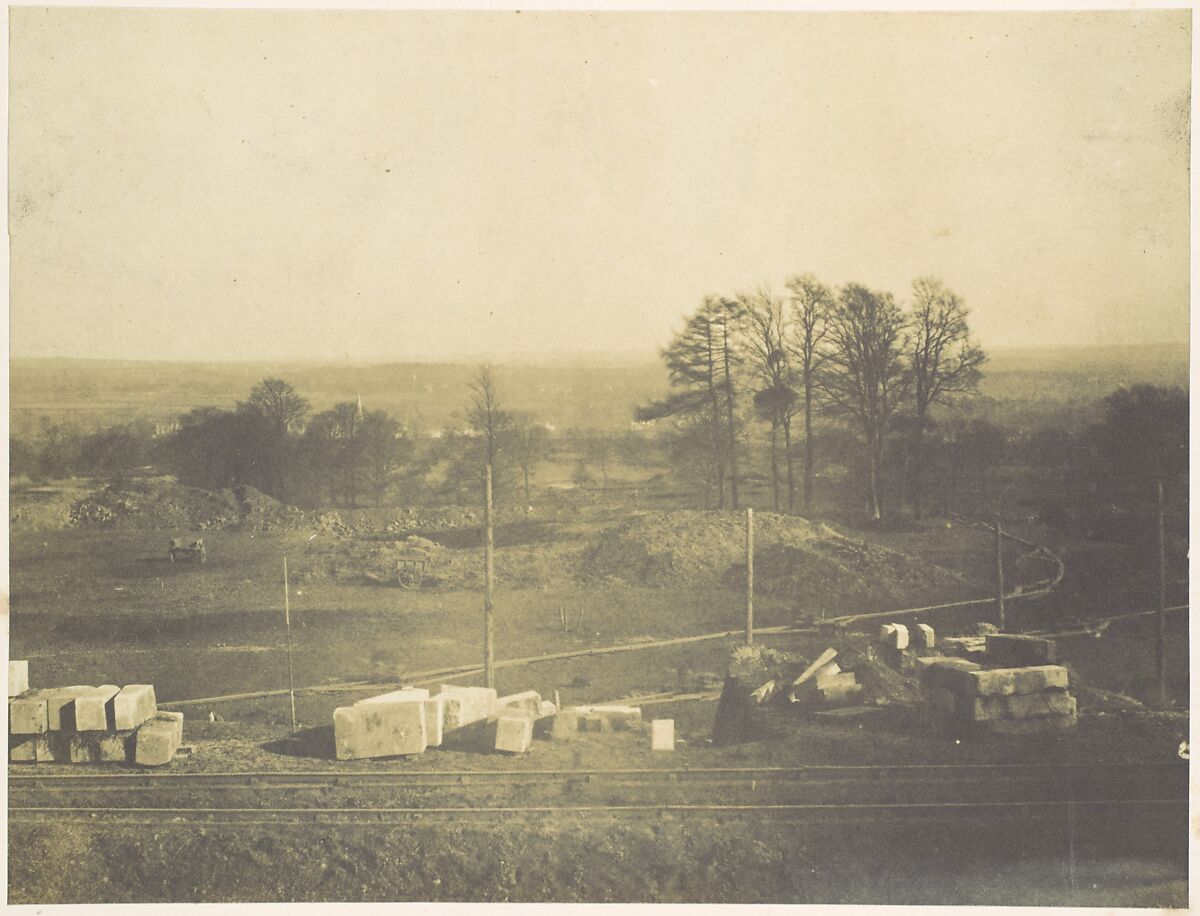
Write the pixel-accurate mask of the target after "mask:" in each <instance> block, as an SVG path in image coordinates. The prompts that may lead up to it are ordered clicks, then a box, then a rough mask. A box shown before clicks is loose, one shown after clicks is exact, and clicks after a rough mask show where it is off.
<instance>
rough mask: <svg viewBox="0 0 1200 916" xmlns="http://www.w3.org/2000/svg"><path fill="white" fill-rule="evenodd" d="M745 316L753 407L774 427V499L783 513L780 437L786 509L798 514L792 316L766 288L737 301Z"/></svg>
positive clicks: (772, 478) (777, 508)
mask: <svg viewBox="0 0 1200 916" xmlns="http://www.w3.org/2000/svg"><path fill="white" fill-rule="evenodd" d="M738 299H739V301H740V302H741V303H742V308H743V310H744V313H745V315H746V355H747V357H748V362H749V368H750V370H751V372H752V373H753V377H754V389H755V390H754V406H755V407H756V408H757V409H758V411H759V413H760V414H761V415H762V416H763V417H764V418H765V419H766V420H767V421H768V422H769V423H770V424H771V497H772V502H773V506H774V509H775V511H776V512H778V511H779V510H780V507H781V504H782V499H781V497H780V474H779V445H778V440H779V433H780V432H781V431H782V433H783V440H784V455H785V458H786V465H787V508H788V511H789V512H792V511H794V510H795V502H796V478H795V473H794V471H793V468H792V417H793V416H794V415H795V412H796V405H797V403H798V401H799V398H798V396H797V394H796V390H795V387H794V385H795V378H794V372H793V369H792V360H791V353H790V352H789V350H788V346H787V340H788V338H789V336H790V334H789V327H788V323H789V315H788V312H787V309H786V308H785V307H784V302H783V299H781V298H780V297H779V296H776V295H775V294H774V293H773V292H771V290H769V289H767V288H765V287H763V288H760V289H759V290H757V291H756V292H754V293H753V294H744V295H741V296H739V297H738Z"/></svg>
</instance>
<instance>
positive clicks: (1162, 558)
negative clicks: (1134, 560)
mask: <svg viewBox="0 0 1200 916" xmlns="http://www.w3.org/2000/svg"><path fill="white" fill-rule="evenodd" d="M1154 665H1155V674H1156V675H1157V679H1158V705H1159V707H1160V708H1161V707H1165V706H1166V705H1167V536H1166V530H1165V526H1164V524H1163V485H1162V483H1161V482H1160V483H1159V485H1158V627H1157V632H1156V633H1155V639H1154Z"/></svg>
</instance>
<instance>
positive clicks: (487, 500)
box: [483, 461, 496, 687]
mask: <svg viewBox="0 0 1200 916" xmlns="http://www.w3.org/2000/svg"><path fill="white" fill-rule="evenodd" d="M483 531H484V534H483V685H484V686H485V687H495V686H496V675H495V672H494V671H493V670H492V661H493V654H494V653H493V648H492V639H493V636H494V630H493V624H492V464H491V462H490V461H489V462H488V465H487V470H486V473H485V475H484V480H483Z"/></svg>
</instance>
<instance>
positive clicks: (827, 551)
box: [579, 510, 964, 609]
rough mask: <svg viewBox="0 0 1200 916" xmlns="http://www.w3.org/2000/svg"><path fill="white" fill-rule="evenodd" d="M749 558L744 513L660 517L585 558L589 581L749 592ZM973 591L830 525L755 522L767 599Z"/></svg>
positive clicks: (759, 584) (781, 519)
mask: <svg viewBox="0 0 1200 916" xmlns="http://www.w3.org/2000/svg"><path fill="white" fill-rule="evenodd" d="M745 557H746V530H745V517H744V516H742V515H739V514H734V513H730V512H711V511H710V512H701V511H687V510H677V511H670V512H652V513H647V514H644V515H640V516H638V517H636V518H633V519H630V520H629V521H627V522H625V523H624V524H622V525H619V526H617V527H616V528H612V529H610V530H608V531H606V532H604V533H603V534H601V536H600V537H599V538H598V539H597V540H596V542H595V543H594V546H592V547H591V549H589V550H587V551H585V552H584V554H583V556H582V558H581V563H580V567H579V577H580V578H581V579H582V580H584V581H585V582H606V581H609V582H619V583H624V584H627V585H636V586H649V587H652V588H679V587H700V588H711V587H714V586H725V587H728V588H743V587H744V586H745V581H746V564H745ZM963 584H964V579H963V577H962V576H960V575H959V574H957V573H954V572H951V571H949V570H947V569H944V568H942V567H939V566H935V565H933V564H930V563H927V562H925V561H923V560H921V559H918V558H916V557H912V556H909V555H907V554H903V553H900V552H898V551H895V550H889V549H888V548H885V547H879V546H876V545H873V544H867V543H865V542H863V541H859V540H855V539H853V538H848V537H845V536H844V535H841V534H839V533H838V532H836V531H834V530H833V529H832V528H830V527H829V526H828V525H824V524H813V523H811V522H809V521H807V520H806V519H803V518H799V517H797V516H791V515H779V514H776V513H772V512H763V513H760V514H755V516H754V590H755V592H757V593H759V594H764V595H774V596H778V597H782V598H789V597H793V598H797V599H801V598H803V599H807V601H805V602H804V603H806V604H807V603H815V602H822V601H825V602H829V601H833V602H838V604H839V605H840V604H843V603H845V602H846V601H847V600H850V601H851V602H853V603H855V604H858V603H859V602H867V603H871V602H876V601H894V600H900V599H909V598H912V597H913V596H914V594H929V593H931V592H932V593H938V592H942V591H946V590H949V591H957V590H961V589H962V587H963ZM832 608H833V606H831V609H832Z"/></svg>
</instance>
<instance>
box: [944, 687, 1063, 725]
mask: <svg viewBox="0 0 1200 916" xmlns="http://www.w3.org/2000/svg"><path fill="white" fill-rule="evenodd" d="M958 702H959V707H958V711H959V715H961V717H962V718H963V719H966V720H969V721H971V722H987V721H992V720H995V719H1028V718H1031V717H1034V716H1073V715H1075V711H1076V702H1075V698H1074V697H1073V696H1071V695H1070V694H1069V693H1067V692H1066V691H1065V690H1043V691H1042V692H1041V693H1028V694H1010V695H1007V696H983V697H959V698H958Z"/></svg>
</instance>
